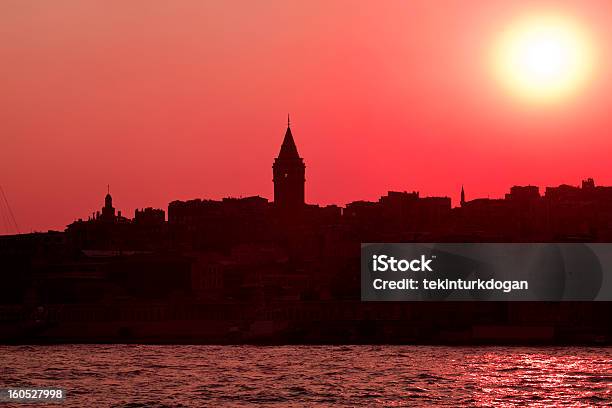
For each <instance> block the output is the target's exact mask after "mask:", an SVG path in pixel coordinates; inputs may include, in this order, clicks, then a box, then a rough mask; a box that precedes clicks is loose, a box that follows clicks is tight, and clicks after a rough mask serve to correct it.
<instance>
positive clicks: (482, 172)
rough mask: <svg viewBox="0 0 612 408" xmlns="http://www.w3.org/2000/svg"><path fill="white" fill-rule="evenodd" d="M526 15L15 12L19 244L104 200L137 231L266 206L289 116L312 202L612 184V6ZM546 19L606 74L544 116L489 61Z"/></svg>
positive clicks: (483, 10)
mask: <svg viewBox="0 0 612 408" xmlns="http://www.w3.org/2000/svg"><path fill="white" fill-rule="evenodd" d="M517 3H519V2H515V1H508V2H503V1H487V0H485V1H470V2H466V1H450V0H440V1H429V0H428V1H410V2H408V1H397V2H392V1H384V2H373V1H362V2H358V1H348V0H347V1H327V0H326V1H303V2H297V1H296V2H286V1H257V2H254V1H246V0H245V1H231V0H227V1H225V0H224V1H215V2H212V1H193V2H191V1H180V2H168V1H146V2H143V1H115V2H113V1H110V2H109V1H99V2H94V1H92V2H79V1H59V0H56V1H53V2H40V1H24V0H15V1H10V0H9V1H4V2H2V4H1V5H0V34H1V35H0V60H1V61H2V62H1V63H0V90H1V95H2V97H0V135H1V137H2V145H1V147H0V185H1V186H2V187H3V188H4V190H5V192H6V194H7V196H8V199H9V201H10V203H11V206H12V208H13V212H14V213H15V217H16V219H17V222H18V224H19V226H20V228H21V231H22V232H29V231H31V230H46V229H48V228H56V229H61V228H63V227H64V226H65V225H66V224H68V223H69V222H71V221H72V220H74V219H75V218H79V217H83V218H86V217H87V216H88V214H90V213H91V212H93V211H95V210H97V209H99V208H100V207H101V206H102V203H103V198H104V195H105V194H106V185H107V184H110V185H111V193H112V194H113V197H114V201H115V207H117V209H119V210H122V211H123V212H124V214H126V215H128V216H132V215H133V212H134V209H135V208H136V207H144V206H154V207H160V208H164V209H165V208H166V206H167V203H168V202H169V201H171V200H174V199H190V198H197V197H201V198H220V197H224V196H240V195H243V196H247V195H255V194H259V195H262V196H264V197H267V198H269V199H271V198H272V169H271V166H272V160H273V158H274V156H276V154H277V153H278V149H279V146H280V143H281V141H282V137H283V135H284V131H285V120H286V114H287V112H290V113H291V115H292V123H293V125H292V130H293V134H294V136H295V139H296V142H297V144H298V149H299V151H300V154H301V155H302V156H303V157H304V159H305V162H306V166H307V168H306V179H307V184H306V197H307V201H308V202H311V203H320V204H328V203H337V204H345V203H347V202H350V201H353V200H359V199H377V198H378V197H379V196H380V195H382V194H384V193H385V192H386V191H387V190H390V189H395V190H419V191H420V192H421V194H422V195H450V196H451V197H452V198H453V202H454V204H456V202H457V199H458V195H459V191H460V188H461V184H464V185H465V189H466V193H467V196H468V199H469V198H474V197H476V196H484V197H486V196H488V195H489V196H491V197H496V196H501V195H503V193H504V192H506V191H507V190H508V188H509V187H510V186H511V185H513V184H528V183H531V184H537V185H540V186H541V187H542V186H546V185H558V184H561V183H570V184H578V183H579V182H580V180H581V179H582V178H585V177H594V178H595V181H596V182H597V183H599V184H609V185H610V184H612V166H610V165H609V163H610V151H611V148H612V139H611V137H610V136H611V133H610V131H609V129H610V124H611V122H612V110H611V108H610V105H611V103H610V102H611V98H612V76H611V75H609V74H608V73H609V72H610V69H609V68H610V67H609V65H610V62H611V61H612V58H611V55H610V54H611V51H612V50H611V49H610V47H611V46H610V44H609V42H607V40H608V39H609V38H612V35H611V34H612V33H610V29H609V28H608V27H612V3H611V2H609V1H605V0H602V1H598V2H588V1H566V2H562V3H561V2H549V3H546V2H541V1H539V2H537V3H535V2H534V3H533V4H529V3H528V2H520V3H521V4H517ZM542 10H544V11H550V10H552V11H554V12H558V13H561V14H563V15H567V16H570V17H571V18H575V19H576V20H577V21H578V22H579V23H580V24H582V25H583V26H585V27H586V28H587V29H588V31H589V33H590V36H591V38H593V45H594V47H595V49H596V50H597V55H598V61H597V66H596V72H595V74H594V76H593V77H592V78H591V81H590V83H589V84H588V87H586V88H584V89H583V90H582V92H580V93H578V94H577V95H576V96H575V97H573V98H571V99H569V100H566V101H564V102H563V103H558V104H555V105H551V106H545V107H543V106H537V107H535V106H528V105H526V104H524V103H522V102H520V101H519V100H518V99H517V98H515V97H513V96H512V95H508V93H507V92H506V90H504V89H502V87H501V86H500V85H499V84H498V83H497V81H496V80H495V78H494V77H493V75H492V72H491V69H490V64H489V62H488V53H489V52H490V50H491V47H492V45H493V43H494V41H495V38H496V36H497V35H498V34H499V32H500V31H501V30H503V29H504V28H505V27H507V25H508V24H509V23H511V22H512V21H513V20H514V19H515V18H517V17H518V16H521V15H525V14H527V15H529V14H533V13H539V12H541V11H542ZM3 227H4V226H3V225H0V233H1V232H7V231H3V230H2V229H1V228H3ZM8 232H13V231H8Z"/></svg>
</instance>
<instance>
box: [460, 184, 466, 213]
mask: <svg viewBox="0 0 612 408" xmlns="http://www.w3.org/2000/svg"><path fill="white" fill-rule="evenodd" d="M464 204H465V190H463V184H462V185H461V206H462V207H463V205H464Z"/></svg>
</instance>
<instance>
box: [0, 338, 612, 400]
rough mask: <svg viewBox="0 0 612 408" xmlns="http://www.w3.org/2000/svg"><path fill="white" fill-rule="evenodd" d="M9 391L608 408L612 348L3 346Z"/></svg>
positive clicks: (1, 381)
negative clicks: (39, 389)
mask: <svg viewBox="0 0 612 408" xmlns="http://www.w3.org/2000/svg"><path fill="white" fill-rule="evenodd" d="M7 387H61V388H63V389H65V390H66V400H65V401H64V402H63V403H62V404H53V406H58V407H60V406H61V407H225V406H229V407H248V406H258V405H259V406H266V407H305V406H306V407H310V406H317V407H328V406H340V407H376V406H381V407H382V406H385V407H421V406H422V407H426V406H448V407H463V406H478V407H480V406H501V407H514V406H517V407H522V406H526V405H529V406H572V407H573V406H611V405H612V348H582V347H568V348H551V347H542V348H532V347H529V348H526V347H425V346H282V347H255V346H144V345H58V346H0V388H7ZM2 406H8V405H7V404H2V403H0V407H2ZM12 406H22V407H23V406H34V407H41V406H45V404H42V403H38V404H29V405H25V404H14V405H12ZM49 406H51V405H49Z"/></svg>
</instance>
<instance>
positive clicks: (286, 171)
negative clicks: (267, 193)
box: [272, 116, 306, 213]
mask: <svg viewBox="0 0 612 408" xmlns="http://www.w3.org/2000/svg"><path fill="white" fill-rule="evenodd" d="M290 125H291V124H290V122H289V117H288V116H287V131H286V132H285V138H284V139H283V143H282V145H281V148H280V152H279V153H278V157H277V158H276V159H274V164H273V165H272V175H273V178H272V180H273V182H274V205H275V206H276V208H278V209H279V210H281V211H283V212H287V213H296V212H299V211H301V210H302V209H303V207H304V203H305V200H304V186H305V184H306V178H305V172H306V166H305V164H304V160H303V159H302V158H301V157H300V155H299V154H298V150H297V147H296V145H295V141H294V140H293V135H292V134H291V126H290Z"/></svg>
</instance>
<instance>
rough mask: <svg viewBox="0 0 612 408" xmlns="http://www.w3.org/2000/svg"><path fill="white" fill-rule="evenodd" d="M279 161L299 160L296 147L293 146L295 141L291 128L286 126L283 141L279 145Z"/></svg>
mask: <svg viewBox="0 0 612 408" xmlns="http://www.w3.org/2000/svg"><path fill="white" fill-rule="evenodd" d="M278 158H279V159H299V158H300V155H299V154H298V150H297V147H296V146H295V141H294V140H293V135H292V134H291V128H290V127H289V126H287V131H286V132H285V138H284V139H283V144H282V145H281V148H280V152H279V153H278Z"/></svg>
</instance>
